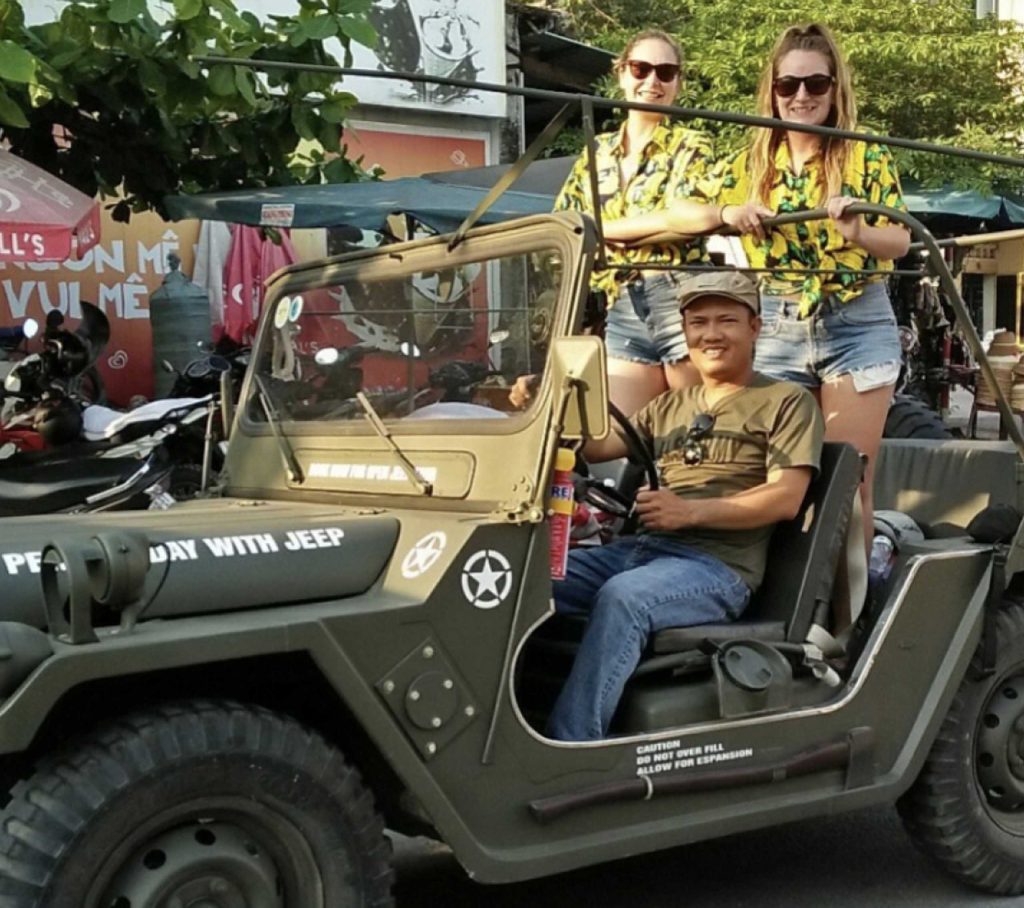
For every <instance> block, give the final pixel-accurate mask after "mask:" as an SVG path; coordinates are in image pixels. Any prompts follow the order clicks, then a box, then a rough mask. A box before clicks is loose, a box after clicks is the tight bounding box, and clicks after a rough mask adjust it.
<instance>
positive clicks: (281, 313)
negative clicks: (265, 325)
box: [274, 296, 292, 328]
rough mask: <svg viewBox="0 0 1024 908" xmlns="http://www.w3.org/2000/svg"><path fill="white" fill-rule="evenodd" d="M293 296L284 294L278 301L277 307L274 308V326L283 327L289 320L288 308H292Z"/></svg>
mask: <svg viewBox="0 0 1024 908" xmlns="http://www.w3.org/2000/svg"><path fill="white" fill-rule="evenodd" d="M291 305H292V298H291V297H290V296H282V297H281V299H279V300H278V301H277V308H276V309H274V327H275V328H283V327H284V326H285V325H286V324H287V322H288V310H289V309H290V308H291Z"/></svg>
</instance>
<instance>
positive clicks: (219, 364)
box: [207, 353, 231, 372]
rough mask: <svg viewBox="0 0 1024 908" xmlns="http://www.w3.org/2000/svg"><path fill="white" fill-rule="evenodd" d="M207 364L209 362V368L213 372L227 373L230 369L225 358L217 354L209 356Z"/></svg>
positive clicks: (229, 364)
mask: <svg viewBox="0 0 1024 908" xmlns="http://www.w3.org/2000/svg"><path fill="white" fill-rule="evenodd" d="M207 362H209V364H210V368H211V369H212V370H213V371H214V372H227V371H228V369H230V368H231V363H229V362H228V361H227V359H226V358H225V357H223V356H221V355H220V354H217V353H213V354H211V355H210V357H209V358H208V360H207Z"/></svg>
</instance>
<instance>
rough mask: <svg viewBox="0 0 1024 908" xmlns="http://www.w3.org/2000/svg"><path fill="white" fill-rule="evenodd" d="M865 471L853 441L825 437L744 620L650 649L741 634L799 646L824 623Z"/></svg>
mask: <svg viewBox="0 0 1024 908" xmlns="http://www.w3.org/2000/svg"><path fill="white" fill-rule="evenodd" d="M863 471H864V468H863V463H862V461H861V458H860V455H859V454H858V453H857V451H856V450H855V449H854V448H853V447H852V446H851V445H848V444H845V443H839V442H826V443H825V444H824V445H823V446H822V452H821V468H820V470H819V471H818V475H817V476H816V477H815V478H814V479H813V480H811V483H810V485H809V486H808V489H807V494H806V496H805V497H804V501H803V504H802V505H801V506H800V511H799V513H798V514H797V515H796V517H795V518H793V519H792V520H787V521H784V522H782V523H779V524H777V525H776V527H775V531H774V532H773V533H772V538H771V543H770V544H769V548H768V559H767V566H766V568H765V574H764V579H763V581H762V583H761V586H760V588H759V589H758V591H757V592H756V593H755V594H754V596H753V597H752V599H751V601H750V604H749V605H748V606H747V609H746V611H745V612H744V613H743V617H742V618H740V619H739V620H737V621H733V622H729V623H725V624H699V625H694V626H693V627H673V628H666V629H665V630H662V631H658V632H657V633H656V634H654V635H653V637H652V638H651V641H650V644H649V648H648V652H649V654H650V655H652V656H654V657H655V658H657V657H659V656H665V655H667V654H672V653H682V652H687V651H690V650H695V649H699V648H704V647H706V646H708V645H709V644H719V643H726V642H728V641H730V640H737V639H744V640H751V639H754V640H760V641H763V642H766V643H796V644H802V643H804V641H805V640H807V638H808V636H809V634H810V632H811V628H812V626H814V625H818V626H820V627H826V628H827V626H828V623H829V610H830V605H831V602H832V592H833V585H834V583H835V576H836V569H837V566H838V563H839V556H840V553H841V552H842V551H843V550H844V546H845V541H846V535H847V530H848V528H849V526H850V518H851V514H852V513H853V508H854V501H855V497H856V494H857V488H858V486H859V485H860V481H861V477H862V476H863ZM652 661H653V660H652ZM644 664H645V663H644V662H641V665H640V669H639V670H640V671H641V673H642V669H643V667H644Z"/></svg>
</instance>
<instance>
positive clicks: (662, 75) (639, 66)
mask: <svg viewBox="0 0 1024 908" xmlns="http://www.w3.org/2000/svg"><path fill="white" fill-rule="evenodd" d="M626 66H628V67H629V74H630V75H631V76H632V77H633V78H634V79H640V80H641V81H643V80H644V79H646V78H647V77H648V76H649V75H650V74H651V72H652V71H653V72H654V75H656V76H657V77H658V81H659V82H672V81H673V80H675V79H678V78H679V64H678V63H648V62H647V61H646V60H627V61H626Z"/></svg>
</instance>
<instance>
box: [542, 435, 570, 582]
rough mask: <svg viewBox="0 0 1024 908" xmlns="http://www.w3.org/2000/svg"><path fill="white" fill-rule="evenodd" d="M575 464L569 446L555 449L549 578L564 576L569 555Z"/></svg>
mask: <svg viewBox="0 0 1024 908" xmlns="http://www.w3.org/2000/svg"><path fill="white" fill-rule="evenodd" d="M575 463H576V455H575V454H573V452H572V451H570V450H569V449H568V448H559V449H558V454H556V455H555V471H554V474H553V475H552V477H551V496H550V500H549V503H548V523H549V529H550V532H551V579H552V580H564V579H565V565H566V562H567V561H568V558H569V535H570V533H571V532H572V509H573V487H572V468H573V466H574V465H575Z"/></svg>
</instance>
